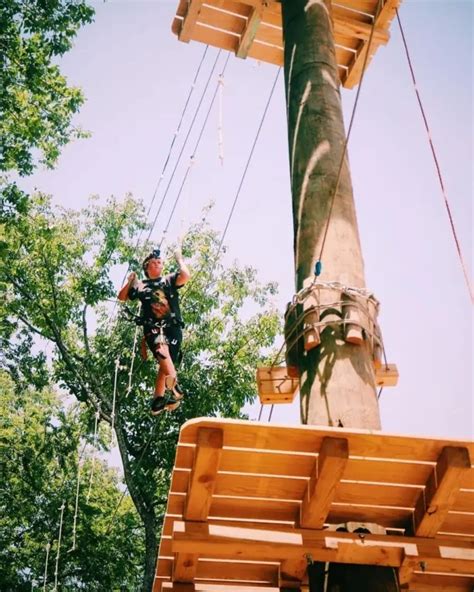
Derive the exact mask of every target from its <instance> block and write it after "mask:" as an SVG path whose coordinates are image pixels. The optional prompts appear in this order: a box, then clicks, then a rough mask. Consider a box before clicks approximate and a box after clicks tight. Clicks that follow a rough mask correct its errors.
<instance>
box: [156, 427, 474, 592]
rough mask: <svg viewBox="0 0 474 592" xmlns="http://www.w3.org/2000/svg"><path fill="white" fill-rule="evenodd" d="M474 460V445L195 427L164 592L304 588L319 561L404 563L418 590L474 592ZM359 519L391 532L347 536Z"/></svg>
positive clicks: (182, 453) (170, 525) (402, 570)
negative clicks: (345, 526)
mask: <svg viewBox="0 0 474 592" xmlns="http://www.w3.org/2000/svg"><path fill="white" fill-rule="evenodd" d="M472 458H474V444H473V443H472V442H463V441H452V440H442V439H428V438H415V437H408V436H396V435H389V434H384V433H380V432H370V431H365V430H347V429H343V428H316V427H309V426H298V427H288V426H276V425H271V424H262V423H256V422H245V421H236V420H218V419H194V420H191V421H188V422H187V423H186V424H184V425H183V427H182V429H181V433H180V438H179V443H178V448H177V453H176V461H175V468H174V471H173V476H172V483H171V488H170V493H169V498H168V506H167V511H166V517H165V521H164V527H163V533H162V539H161V544H160V550H159V560H158V564H157V571H156V578H155V584H154V588H153V590H154V592H160V591H161V590H175V592H178V591H182V592H191V591H193V590H203V591H204V590H206V591H207V590H209V591H211V590H213V591H215V592H217V591H218V590H219V591H226V590H233V591H234V592H237V590H238V591H239V592H244V591H247V590H248V591H249V592H250V591H251V590H253V591H257V590H258V591H262V592H263V591H270V590H278V589H279V587H280V586H283V585H288V583H289V584H290V585H291V584H292V585H293V586H298V585H299V582H300V581H304V578H305V574H306V561H305V556H306V554H310V555H311V556H312V558H313V560H315V561H325V562H327V561H329V562H342V563H363V564H378V565H386V566H392V567H394V568H397V569H398V570H399V576H400V581H401V584H403V585H404V586H406V589H408V590H416V591H417V592H419V591H432V592H435V591H436V592H438V591H441V590H445V591H450V592H456V591H465V592H468V591H469V592H471V591H472V588H473V585H474V468H473V467H472V466H471V460H470V459H472ZM354 521H355V522H361V523H374V524H378V525H381V526H383V527H385V529H386V530H387V532H386V534H377V535H376V534H368V535H360V534H356V533H351V532H336V531H335V528H336V526H337V525H340V524H341V523H348V522H354ZM349 530H352V529H349Z"/></svg>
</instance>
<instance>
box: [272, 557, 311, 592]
mask: <svg viewBox="0 0 474 592" xmlns="http://www.w3.org/2000/svg"><path fill="white" fill-rule="evenodd" d="M306 571H307V561H306V560H305V559H284V560H283V561H282V562H281V564H280V575H279V583H278V586H279V588H280V590H281V589H283V590H299V589H300V587H301V582H302V581H303V580H304V578H305V575H306Z"/></svg>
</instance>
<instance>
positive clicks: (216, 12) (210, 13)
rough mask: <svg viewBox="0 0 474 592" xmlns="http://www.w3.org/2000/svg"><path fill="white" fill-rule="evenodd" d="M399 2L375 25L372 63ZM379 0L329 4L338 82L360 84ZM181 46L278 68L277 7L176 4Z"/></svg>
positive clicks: (199, 1)
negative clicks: (200, 46)
mask: <svg viewBox="0 0 474 592" xmlns="http://www.w3.org/2000/svg"><path fill="white" fill-rule="evenodd" d="M400 2H401V0H385V2H384V5H383V7H382V9H381V11H380V13H379V16H378V18H377V22H376V24H375V30H374V35H373V38H372V43H371V46H370V55H369V59H368V62H367V63H369V62H370V59H371V57H372V56H373V55H374V54H375V52H376V51H377V49H378V48H379V47H380V46H381V45H384V44H386V43H387V42H388V41H389V39H390V33H389V27H390V23H391V21H392V19H393V18H394V16H395V9H396V8H398V6H399V5H400ZM377 4H378V0H333V3H332V6H333V24H334V40H335V44H336V59H337V63H338V67H339V75H340V81H341V84H342V85H343V86H345V87H346V88H352V87H354V86H355V85H356V84H358V82H359V80H360V77H361V73H362V67H363V63H364V58H365V53H366V51H367V42H368V39H369V35H370V31H371V27H372V23H373V19H374V15H375V14H376V10H377ZM172 30H173V32H174V33H175V34H176V35H178V37H179V39H180V40H181V41H185V42H189V41H190V40H194V41H200V42H201V43H205V44H207V45H212V46H215V47H220V48H222V49H226V50H228V51H232V52H234V53H235V54H236V55H237V56H238V57H241V58H246V57H251V58H255V59H257V60H261V61H263V62H270V63H271V64H276V65H278V66H281V65H282V64H283V35H282V24H281V5H280V3H279V2H277V1H275V0H205V1H204V0H180V2H179V5H178V9H177V13H176V17H175V19H174V21H173V25H172Z"/></svg>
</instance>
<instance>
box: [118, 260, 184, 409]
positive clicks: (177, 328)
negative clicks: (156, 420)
mask: <svg viewBox="0 0 474 592" xmlns="http://www.w3.org/2000/svg"><path fill="white" fill-rule="evenodd" d="M174 256H175V259H176V263H177V264H178V267H179V270H178V271H177V272H175V273H170V274H168V275H165V276H164V277H163V276H162V275H161V274H162V272H163V259H162V258H161V253H160V249H155V250H154V251H152V252H151V253H150V254H149V255H148V256H147V257H145V259H144V261H143V264H142V268H143V272H144V274H145V276H146V279H144V280H143V281H140V280H138V278H137V274H136V273H135V272H133V271H132V273H130V275H129V276H128V279H127V283H126V284H125V285H124V286H123V287H122V289H121V290H120V292H119V294H118V299H119V300H120V301H122V302H125V301H126V300H136V299H139V300H140V303H141V312H140V319H139V323H140V324H143V332H144V337H143V339H144V341H146V344H147V345H148V348H149V349H150V350H151V352H152V353H153V356H154V357H155V359H156V361H157V363H158V374H157V376H156V382H155V392H154V395H153V397H152V399H151V401H150V412H151V414H152V415H158V414H159V413H161V412H163V411H174V410H175V409H176V408H177V407H179V405H180V401H181V399H182V398H183V392H182V390H181V388H180V387H179V385H178V382H177V375H176V367H175V364H176V363H177V362H178V361H179V359H180V356H181V341H182V335H183V334H182V327H183V326H184V324H183V320H182V317H181V311H180V307H179V294H178V290H179V288H181V287H182V286H184V284H186V282H187V281H188V280H189V278H190V274H189V269H188V267H187V265H186V263H185V262H184V259H183V255H182V253H181V249H178V250H177V251H175V254H174ZM142 343H143V342H142ZM143 345H144V343H143ZM142 351H143V350H142ZM145 356H146V346H145Z"/></svg>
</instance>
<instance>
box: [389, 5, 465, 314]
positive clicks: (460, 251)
mask: <svg viewBox="0 0 474 592" xmlns="http://www.w3.org/2000/svg"><path fill="white" fill-rule="evenodd" d="M395 10H396V14H397V21H398V26H399V27H400V33H401V35H402V40H403V45H404V47H405V53H406V56H407V61H408V66H409V68H410V73H411V79H412V81H413V86H414V89H415V93H416V98H417V100H418V105H419V106H420V111H421V115H422V117H423V122H424V124H425V129H426V133H427V134H428V141H429V144H430V148H431V153H432V155H433V159H434V162H435V166H436V171H437V173H438V179H439V184H440V186H441V191H442V193H443V199H444V204H445V206H446V211H447V212H448V218H449V223H450V225H451V231H452V233H453V236H454V242H455V243H456V249H457V251H458V255H459V259H460V261H461V266H462V270H463V273H464V278H465V280H466V284H467V288H468V290H469V294H470V297H471V302H473V303H474V293H473V289H472V285H471V280H470V279H469V274H468V272H467V267H466V264H465V261H464V257H463V254H462V250H461V245H460V243H459V240H458V236H457V233H456V228H455V226H454V220H453V216H452V214H451V208H450V206H449V202H448V196H447V194H446V189H445V187H444V182H443V176H442V174H441V169H440V166H439V162H438V157H437V156H436V151H435V148H434V145H433V141H432V139H431V132H430V128H429V125H428V120H427V119H426V115H425V110H424V108H423V103H422V102H421V97H420V93H419V92H418V87H417V84H416V79H415V73H414V71H413V65H412V62H411V58H410V52H409V51H408V45H407V42H406V39H405V33H404V31H403V27H402V23H401V21H400V15H399V14H398V10H397V9H395Z"/></svg>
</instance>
